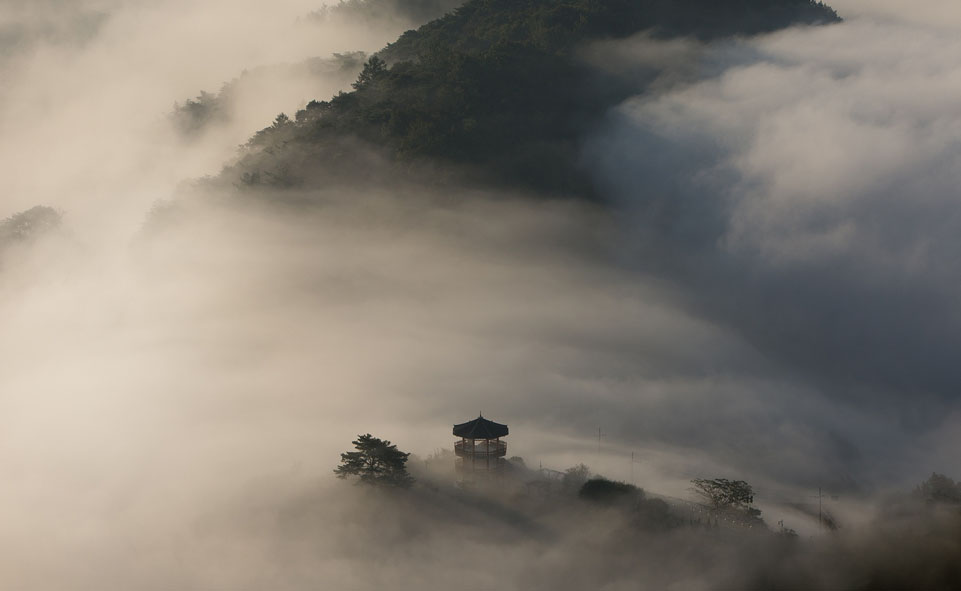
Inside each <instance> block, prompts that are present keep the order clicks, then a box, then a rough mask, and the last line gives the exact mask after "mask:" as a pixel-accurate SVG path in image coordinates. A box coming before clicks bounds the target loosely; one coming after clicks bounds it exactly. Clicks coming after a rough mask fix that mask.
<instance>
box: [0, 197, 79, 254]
mask: <svg viewBox="0 0 961 591" xmlns="http://www.w3.org/2000/svg"><path fill="white" fill-rule="evenodd" d="M62 219H63V214H61V213H60V212H59V211H57V210H56V209H54V208H52V207H48V206H46V205H38V206H36V207H31V208H30V209H28V210H26V211H21V212H20V213H17V214H14V215H12V216H10V217H8V218H7V219H5V220H0V245H3V244H5V243H12V242H21V241H26V240H30V239H32V238H36V237H37V236H40V235H42V234H45V233H47V232H49V231H50V230H53V229H55V228H57V227H59V226H60V222H61V221H62Z"/></svg>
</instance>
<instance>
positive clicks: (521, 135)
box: [224, 0, 838, 197]
mask: <svg viewBox="0 0 961 591" xmlns="http://www.w3.org/2000/svg"><path fill="white" fill-rule="evenodd" d="M837 20H838V16H837V14H836V13H835V12H834V11H833V10H832V9H831V8H829V7H827V6H825V5H823V4H821V3H816V2H811V1H810V0H725V1H716V0H682V1H668V0H648V1H631V0H615V1H600V0H569V1H563V2H558V1H556V0H472V1H470V2H468V3H466V4H465V5H463V6H462V7H460V8H458V9H457V10H455V11H454V12H452V13H450V14H448V15H446V16H444V17H443V18H440V19H438V20H435V21H432V22H430V23H428V24H426V25H424V26H422V27H420V28H419V29H418V30H416V31H409V32H407V33H405V34H404V35H402V36H401V37H400V38H399V39H398V40H397V41H396V42H394V43H392V44H390V45H388V46H387V47H386V48H385V49H384V50H383V51H381V52H380V53H379V54H378V55H377V56H374V57H373V58H371V59H370V61H369V62H368V63H367V64H366V66H365V68H364V70H363V72H362V73H361V75H360V77H359V79H358V80H357V82H356V83H355V84H354V90H353V91H352V92H348V93H340V94H339V95H337V96H335V97H333V98H332V99H331V100H325V101H312V102H311V103H310V104H308V105H307V108H306V109H304V110H302V111H300V112H298V113H297V114H296V117H295V118H288V117H287V116H280V117H278V118H277V120H276V121H275V122H274V124H273V125H272V126H271V127H269V128H267V129H264V130H262V131H260V132H258V133H257V134H256V136H255V137H254V138H252V139H251V141H250V143H249V145H248V150H247V152H246V153H245V155H244V156H243V157H242V158H241V159H240V160H239V162H238V163H237V164H236V165H234V166H233V167H231V168H228V169H227V170H226V171H225V175H224V177H225V178H226V180H228V181H230V182H231V183H233V184H235V185H238V186H247V187H250V186H256V185H265V184H266V185H272V186H275V187H295V186H302V185H307V186H310V185H312V184H314V183H321V182H323V183H326V182H330V181H331V180H332V178H335V177H338V176H339V177H343V176H344V175H346V176H347V177H349V178H356V177H357V176H366V175H369V174H370V173H371V171H370V169H369V166H370V161H371V159H370V158H368V157H361V152H360V151H361V150H371V152H373V153H375V154H377V155H378V156H379V157H382V158H383V159H385V160H386V161H387V162H392V163H394V165H395V167H394V171H395V172H396V171H397V169H398V168H402V169H405V170H407V169H409V168H410V165H411V164H412V163H417V162H419V161H422V160H423V159H425V158H427V159H431V160H434V161H441V162H445V163H448V164H453V165H457V166H458V167H459V169H460V170H461V171H462V172H469V173H470V174H472V175H473V176H474V177H475V178H479V179H482V180H484V181H485V182H495V183H499V184H510V185H515V186H520V187H523V188H525V189H529V190H536V191H544V192H552V193H560V194H568V195H570V194H573V195H578V196H586V197H591V196H593V195H594V189H593V187H592V185H591V182H590V180H589V179H588V178H587V176H586V175H584V174H582V173H581V172H580V171H578V169H577V166H576V162H577V149H578V138H579V137H581V136H582V134H583V132H584V131H585V130H587V129H589V128H590V126H591V125H592V124H594V123H595V122H596V121H597V120H598V118H599V117H601V116H602V115H603V113H604V112H605V110H606V109H607V108H609V107H610V106H612V105H614V104H616V103H617V102H618V101H620V100H622V99H623V98H624V97H626V96H628V95H629V94H631V93H634V92H636V91H637V90H638V89H637V87H636V82H632V84H635V85H634V86H630V87H627V85H626V84H625V83H624V82H623V81H621V80H617V79H616V78H614V77H611V76H609V75H603V74H601V73H600V72H598V71H597V69H596V68H591V67H589V66H588V65H586V64H585V63H583V61H582V60H580V59H578V56H577V49H578V48H580V47H581V46H583V45H584V44H586V43H589V42H591V41H595V40H602V39H608V38H623V37H626V36H629V35H632V34H635V33H639V32H642V31H648V32H650V34H652V35H655V36H659V37H674V36H690V37H696V38H700V39H702V40H709V39H714V38H718V37H724V36H730V35H738V34H754V33H759V32H763V31H770V30H775V29H778V28H781V27H785V26H788V25H791V24H797V23H810V24H816V23H830V22H835V21H837ZM345 140H349V142H346V143H345ZM358 140H359V141H358ZM358 173H360V174H358Z"/></svg>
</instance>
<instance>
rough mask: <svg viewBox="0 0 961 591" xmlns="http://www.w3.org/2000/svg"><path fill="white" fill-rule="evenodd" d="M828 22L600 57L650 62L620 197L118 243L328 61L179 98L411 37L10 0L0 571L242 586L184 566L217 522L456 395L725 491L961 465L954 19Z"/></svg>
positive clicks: (468, 205)
mask: <svg viewBox="0 0 961 591" xmlns="http://www.w3.org/2000/svg"><path fill="white" fill-rule="evenodd" d="M832 5H833V6H834V7H835V8H836V9H837V10H838V11H839V13H841V15H842V16H844V17H846V18H847V20H846V22H845V23H843V24H840V25H836V26H831V27H825V28H804V29H797V30H789V31H784V32H781V33H777V34H774V35H770V36H766V37H763V38H758V39H747V40H744V39H742V40H735V41H724V42H719V43H717V44H714V45H711V46H701V45H698V44H696V43H694V42H688V41H679V42H669V43H664V44H655V43H653V42H651V41H650V40H649V39H646V38H644V37H640V38H636V39H631V40H624V41H621V42H617V43H614V44H606V45H605V46H602V47H598V48H594V53H592V54H591V55H607V56H611V55H616V56H617V59H616V60H610V61H608V63H607V67H610V68H617V69H621V71H623V72H624V73H625V74H624V75H626V76H629V75H630V72H631V69H632V67H636V66H637V65H638V64H644V63H645V61H648V62H649V61H650V60H651V59H652V57H651V56H652V55H655V56H657V57H656V58H655V59H657V61H658V63H665V61H669V62H670V63H672V64H673V65H672V68H671V69H670V70H669V71H668V72H667V73H666V74H665V77H664V79H663V80H662V81H661V83H660V84H658V85H655V88H656V91H655V92H653V93H651V94H647V95H643V96H640V97H635V98H632V99H630V100H628V101H626V102H625V103H624V104H622V105H620V106H618V107H617V108H616V109H614V110H613V111H612V112H611V113H610V114H609V116H608V118H607V123H606V124H605V125H604V126H602V127H601V128H599V129H597V130H595V132H594V133H593V134H592V135H591V136H590V137H589V138H585V148H584V155H583V161H584V164H585V166H588V167H590V170H591V171H592V172H593V174H594V175H595V178H596V179H597V180H598V182H599V183H600V184H601V185H602V186H603V187H605V190H606V194H607V195H608V196H609V198H610V200H611V203H612V204H613V207H602V206H598V205H588V204H582V203H572V202H567V201H560V200H555V201H547V202H545V201H538V200H535V199H532V198H530V197H528V196H525V195H523V194H505V193H504V192H500V193H497V194H492V193H484V192H481V191H476V190H467V189H451V188H446V189H444V190H443V191H437V190H433V189H431V188H429V187H419V186H409V187H408V186H402V187H390V188H383V189H379V190H371V189H364V190H359V189H358V190H356V191H354V190H350V189H343V188H340V189H336V190H334V189H330V190H326V191H317V192H316V194H315V195H312V198H313V199H314V200H315V201H316V202H318V203H319V204H320V205H318V206H317V207H316V208H314V209H311V210H310V211H306V212H300V213H299V214H298V215H289V214H283V213H265V212H263V211H258V210H256V209H253V210H252V209H248V208H244V207H239V206H238V207H235V208H223V207H217V206H209V205H201V204H196V205H190V206H188V207H192V208H193V209H191V215H190V219H191V221H190V222H186V223H184V224H183V225H182V226H180V227H177V228H173V229H168V230H166V231H165V232H161V233H159V234H148V235H143V234H142V233H141V227H142V225H143V223H144V220H145V218H146V215H147V212H148V211H149V209H150V208H151V206H152V205H153V204H154V203H155V202H156V201H157V200H159V199H168V198H171V197H172V196H173V195H174V194H175V192H176V191H177V188H178V186H181V183H183V182H185V181H188V180H189V179H192V178H197V177H200V176H203V175H213V174H216V173H217V172H218V171H219V170H220V167H221V166H222V165H223V164H224V163H226V162H228V161H229V160H230V159H231V158H232V157H233V156H234V155H235V153H236V148H237V145H238V144H240V143H242V142H243V141H245V139H246V138H247V137H249V135H250V134H251V133H253V132H254V131H256V130H257V129H259V128H261V127H264V126H266V125H268V124H269V123H270V121H271V120H272V118H273V117H274V116H275V115H276V114H277V113H278V112H280V111H285V112H287V113H288V114H293V113H294V112H295V111H296V110H297V109H298V108H300V107H302V106H303V105H304V104H305V103H306V102H307V101H308V100H310V99H313V98H328V97H329V96H330V95H331V94H333V93H335V92H336V91H337V90H338V89H341V88H343V87H344V80H342V79H340V78H337V77H331V78H323V77H317V78H314V79H311V80H309V81H305V80H303V79H300V78H298V77H296V76H285V75H283V74H278V75H277V76H275V77H274V78H272V79H271V84H270V85H269V86H268V87H264V88H261V89H258V88H256V87H253V88H247V89H246V90H245V93H246V94H245V95H244V97H243V105H244V107H243V109H241V110H240V111H239V113H240V114H239V115H238V116H237V117H236V118H234V119H233V120H231V121H230V122H229V123H227V124H225V125H223V126H222V127H220V128H218V129H216V130H214V131H212V132H211V133H208V134H207V135H204V136H203V137H202V138H199V139H197V140H194V141H185V140H184V139H183V138H180V137H178V136H177V135H176V133H175V132H174V131H173V130H172V129H171V127H170V124H169V120H168V116H169V113H170V112H171V110H172V108H173V104H174V102H175V101H180V102H182V101H183V100H185V99H187V98H190V97H192V96H196V95H197V94H198V93H199V91H200V90H201V89H205V90H210V91H217V90H218V89H219V88H220V86H221V85H222V84H223V83H224V82H227V81H229V80H231V79H233V78H235V77H237V76H239V75H240V74H241V72H243V71H244V70H245V69H253V68H256V67H259V66H269V65H272V64H290V63H298V62H300V61H302V60H305V59H307V58H311V57H325V56H328V55H330V54H331V53H332V52H345V51H353V50H361V51H367V52H369V51H373V50H376V49H377V48H379V47H381V46H382V45H383V44H385V43H386V42H387V41H389V40H391V39H393V38H394V37H395V36H396V34H397V33H398V32H399V31H400V30H402V29H403V28H405V27H406V23H397V26H392V25H385V26H378V27H377V28H376V29H371V28H367V27H364V26H362V25H361V24H357V25H355V26H353V27H350V26H348V25H345V24H344V23H333V24H330V23H328V24H327V25H324V24H319V23H317V22H308V21H305V20H304V18H303V17H304V16H305V15H307V14H308V13H309V12H310V11H312V10H315V9H317V8H318V7H319V5H318V3H316V2H311V1H307V0H283V1H278V2H272V3H264V2H254V1H250V0H243V1H237V0H232V1H230V2H226V1H222V2H221V1H218V0H204V1H202V2H197V1H191V2H186V1H184V2H180V1H177V0H165V1H163V2H155V1H151V2H147V1H142V2H136V1H124V0H116V1H106V0H105V1H103V2H54V1H47V2H36V1H23V2H19V1H14V2H11V1H9V0H4V1H3V2H2V3H0V77H2V79H3V83H2V84H0V173H2V176H3V178H4V188H3V191H2V192H0V217H6V216H8V215H12V214H13V213H15V212H17V211H21V210H24V209H27V208H29V207H31V206H33V205H37V204H47V205H52V206H55V207H57V208H60V209H62V210H63V211H64V212H65V217H64V228H63V231H62V232H61V233H60V234H58V235H57V236H55V237H52V238H50V239H48V240H45V241H43V242H40V243H38V244H35V245H33V246H32V247H30V248H20V249H16V250H13V251H10V252H8V253H5V254H4V256H3V258H2V261H0V262H2V268H0V326H2V327H3V331H2V332H0V359H3V360H4V363H3V365H2V367H3V371H2V372H0V465H2V466H4V485H3V486H2V487H0V510H2V514H3V522H4V526H3V527H2V528H0V548H3V549H4V552H3V553H0V572H3V573H5V574H4V575H0V586H10V587H19V588H38V589H39V588H65V587H67V586H69V584H67V583H66V582H71V581H72V582H77V583H78V585H77V586H78V588H79V587H87V586H97V584H98V582H100V583H102V582H103V579H102V578H100V577H101V576H102V571H103V569H104V568H106V567H107V566H108V565H113V567H114V568H116V564H117V563H118V562H119V563H122V565H123V566H122V568H121V569H120V570H122V573H119V574H118V573H117V572H116V571H115V574H116V575H117V576H116V577H114V578H111V579H108V580H110V581H111V582H113V583H114V584H117V582H118V581H123V582H125V583H127V588H130V587H131V586H135V587H137V588H146V587H148V586H150V585H145V584H144V582H145V581H153V583H154V584H155V585H156V586H158V587H164V586H165V585H166V587H165V588H171V586H178V585H183V586H188V587H189V586H197V587H198V588H199V587H201V586H203V585H209V586H208V587H206V588H229V587H230V586H231V582H234V583H236V581H237V579H234V578H232V576H234V575H232V574H231V573H230V568H228V567H226V566H223V565H220V563H217V561H216V560H214V561H212V562H206V563H205V562H204V561H203V559H202V557H204V556H207V557H210V556H217V555H218V553H225V555H229V556H230V557H231V559H232V560H235V561H236V562H237V563H243V562H244V560H245V557H247V558H249V557H250V556H258V557H259V556H260V553H262V552H263V551H264V547H265V546H264V545H263V544H261V542H260V541H259V540H260V538H259V537H258V536H260V535H261V534H262V533H263V532H262V531H261V530H260V529H258V527H259V526H256V525H250V527H251V528H252V530H250V531H247V530H243V531H238V530H236V529H233V528H231V527H230V526H225V525H223V524H221V523H219V522H217V519H220V518H223V515H230V514H231V511H233V507H241V508H242V510H241V509H237V510H238V511H241V512H244V514H245V515H248V516H249V515H251V514H254V515H256V514H257V513H256V511H255V510H252V509H250V507H257V506H261V507H262V506H269V505H270V504H271V503H274V502H277V503H287V502H288V501H289V498H290V497H296V496H297V495H299V494H302V493H303V491H304V490H305V489H308V488H309V487H319V488H324V487H328V486H330V483H329V482H328V481H329V480H331V478H329V477H330V472H329V471H330V469H331V468H332V467H333V466H334V465H335V464H336V462H337V459H338V455H337V454H338V453H339V452H340V451H342V450H343V449H345V447H346V446H347V445H348V444H349V441H350V439H351V438H352V437H354V436H355V435H356V434H358V433H362V432H368V431H370V432H372V433H374V434H376V435H380V436H383V437H387V438H389V439H391V440H393V441H395V442H396V443H398V444H399V445H400V446H401V447H402V448H403V449H406V450H409V451H413V452H416V453H417V454H420V455H421V456H426V455H427V454H429V453H431V452H432V451H433V450H436V449H438V448H441V447H449V446H450V444H451V439H452V437H451V435H450V425H451V424H452V423H454V422H461V421H464V420H468V419H470V418H473V417H474V416H476V415H477V413H478V412H479V411H483V412H484V414H485V415H486V416H489V417H490V418H493V419H495V420H498V421H501V422H506V423H508V424H509V425H510V427H511V435H510V437H509V445H510V450H511V455H514V454H517V455H521V456H523V457H525V458H526V459H527V461H528V463H529V464H534V465H536V463H537V462H543V463H544V465H546V466H550V467H552V468H557V469H563V468H565V467H567V466H570V465H573V464H575V463H578V462H585V463H587V464H589V465H591V466H592V467H593V468H594V469H595V470H596V471H599V472H603V473H605V474H607V475H609V476H611V477H615V478H622V479H623V478H628V475H629V472H630V464H629V457H630V453H631V452H635V453H636V454H637V457H638V458H639V461H638V463H637V464H636V465H635V474H636V478H637V480H638V481H639V484H642V485H643V486H645V487H646V488H649V489H651V490H655V491H662V492H664V493H667V494H675V495H684V494H686V486H687V485H686V483H687V481H688V480H689V479H691V478H694V477H700V476H714V475H719V476H729V477H741V478H746V479H749V480H751V481H752V482H754V483H756V484H757V486H758V488H759V490H760V491H761V494H759V499H758V500H759V503H761V504H762V506H764V503H765V502H771V501H773V500H780V499H785V498H794V497H802V496H804V495H808V494H810V491H811V490H812V489H816V488H817V487H818V486H824V487H825V488H832V489H837V490H841V491H844V492H845V493H848V494H852V495H853V494H858V493H859V492H865V491H867V490H870V489H872V488H873V487H880V488H886V487H906V486H910V485H911V484H913V483H915V482H917V481H919V480H920V479H922V478H923V477H925V476H926V475H927V474H929V473H930V472H931V471H932V470H937V471H940V472H946V473H948V474H954V475H959V474H961V460H959V459H958V456H957V453H956V450H957V449H958V445H959V444H961V441H959V436H958V433H959V432H961V431H959V427H961V409H959V401H958V395H957V392H956V388H955V385H956V384H957V383H958V379H959V378H961V374H959V372H961V370H959V369H958V368H959V367H961V364H959V363H957V361H958V360H957V353H956V352H957V351H958V350H961V349H959V345H961V342H959V340H961V337H959V335H961V330H959V329H961V317H959V316H958V314H957V312H956V309H955V302H956V301H957V299H958V298H957V296H958V290H959V286H961V281H959V280H961V276H959V272H958V270H957V268H958V265H957V261H958V257H959V254H961V252H959V242H958V238H957V237H958V236H959V235H961V233H959V230H961V204H959V201H958V197H959V194H958V189H957V188H958V187H959V186H961V183H959V180H961V179H959V178H958V177H959V175H961V162H959V159H961V143H959V142H958V140H957V138H958V137H961V58H959V57H958V56H961V42H959V41H958V39H959V38H961V37H959V33H961V14H959V13H961V11H958V10H957V8H956V7H955V6H953V2H951V1H949V0H944V1H934V0H928V1H924V2H913V3H910V5H908V4H907V3H903V2H894V1H890V2H867V1H860V0H848V1H839V2H836V3H833V4H832ZM598 427H601V429H602V434H603V437H602V439H601V442H600V445H598V441H597V428H598ZM765 495H767V496H766V498H765ZM792 495H793V496H792ZM220 510H223V511H224V513H219V512H218V511H220ZM774 510H775V509H773V508H772V509H771V511H774ZM265 511H266V510H265ZM217 516H220V517H217ZM252 519H253V518H252ZM317 519H320V520H321V522H323V519H321V518H317ZM255 521H256V520H255ZM246 523H247V522H245V524H246ZM337 523H338V524H339V525H337V526H336V527H337V528H346V529H349V528H350V527H351V525H350V524H346V525H345V524H343V523H342V522H340V521H338V522H337ZM247 525H249V524H247ZM247 525H244V527H247ZM267 530H269V532H270V533H269V534H265V535H269V536H276V535H279V534H278V533H277V532H276V531H274V530H272V529H270V528H267ZM210 531H214V532H219V533H213V534H210V537H209V538H205V537H204V535H205V534H204V532H210ZM338 531H339V530H338ZM224 532H226V533H224ZM272 539H273V538H272ZM230 540H233V541H230ZM275 541H276V540H273V542H275ZM273 542H271V543H273ZM315 542H316V543H318V544H321V545H323V544H328V545H329V544H331V542H330V540H329V539H325V541H323V542H317V541H316V540H313V539H312V541H311V543H315ZM265 544H266V543H265ZM185 545H186V546H185ZM178 547H185V548H187V549H186V550H185V551H184V552H185V553H186V554H188V555H189V556H187V557H186V558H185V557H183V556H178V554H177V552H176V549H177V548H178ZM301 550H303V549H302V548H301ZM488 550H490V549H489V548H488ZM124 557H125V558H124ZM261 558H262V557H261ZM258 559H259V558H258ZM251 560H253V559H251ZM178 561H179V562H178ZM224 564H226V563H224ZM328 566H329V568H330V569H331V572H333V571H336V570H337V569H344V568H348V567H345V566H344V563H343V562H338V563H337V564H333V563H331V565H328ZM218 568H223V571H219V570H217V569H218ZM158 573H167V574H168V575H169V576H165V577H159V576H158ZM170 573H175V574H170ZM178 576H182V577H183V578H180V579H178V578H177V577H178ZM236 576H238V577H239V576H240V575H239V574H237V575H236ZM245 580H247V581H249V580H250V579H245ZM259 580H260V581H261V582H268V583H269V582H271V581H274V580H273V579H270V578H269V577H266V578H263V579H259ZM274 582H275V581H274ZM4 583H6V585H3V584H4ZM287 583H289V585H285V586H291V587H296V586H297V585H296V582H291V581H287Z"/></svg>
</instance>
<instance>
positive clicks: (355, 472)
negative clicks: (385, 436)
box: [334, 433, 414, 488]
mask: <svg viewBox="0 0 961 591" xmlns="http://www.w3.org/2000/svg"><path fill="white" fill-rule="evenodd" d="M352 443H353V444H354V447H355V448H356V449H357V451H348V452H344V453H342V454H340V465H339V466H337V468H335V469H334V473H335V474H337V477H338V478H347V477H349V476H357V477H359V480H358V482H359V483H362V484H370V485H376V486H384V487H396V488H408V487H409V486H410V485H411V484H413V483H414V479H413V478H412V477H411V476H410V474H408V473H407V458H408V456H410V454H409V453H405V452H402V451H400V450H398V449H397V446H396V445H393V444H391V442H390V441H385V440H382V439H378V438H376V437H374V436H373V435H371V434H370V433H368V434H366V435H360V436H358V437H357V440H356V441H353V442H352Z"/></svg>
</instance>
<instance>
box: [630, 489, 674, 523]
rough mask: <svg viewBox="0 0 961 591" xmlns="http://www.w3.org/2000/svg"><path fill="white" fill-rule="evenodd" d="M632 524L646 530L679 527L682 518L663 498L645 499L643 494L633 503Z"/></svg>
mask: <svg viewBox="0 0 961 591" xmlns="http://www.w3.org/2000/svg"><path fill="white" fill-rule="evenodd" d="M632 521H633V524H634V526H635V527H637V528H639V529H643V530H647V531H662V530H668V529H671V528H675V527H679V526H680V525H682V524H684V520H683V519H681V518H680V517H678V516H677V515H675V514H674V513H672V512H671V507H670V505H668V504H667V502H666V501H664V500H663V499H647V498H643V496H642V497H641V498H640V499H638V501H637V503H636V504H635V505H634V516H633V519H632Z"/></svg>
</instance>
